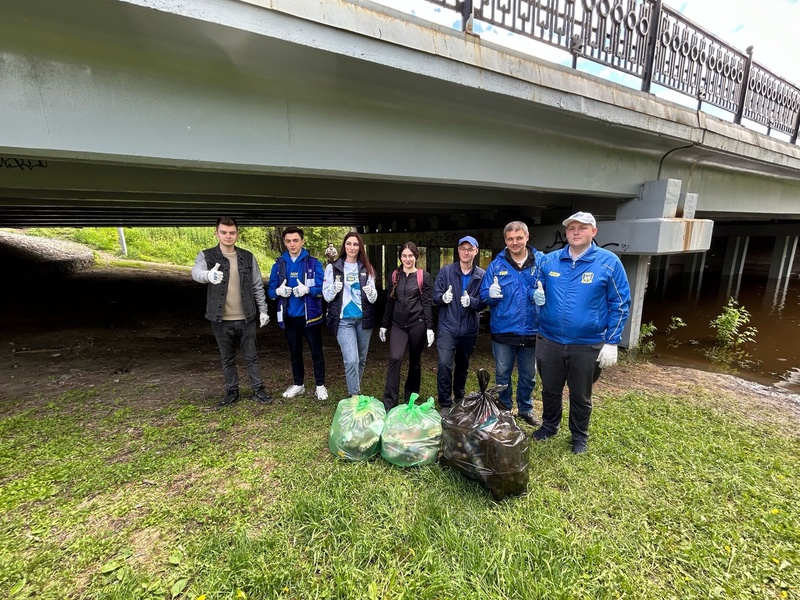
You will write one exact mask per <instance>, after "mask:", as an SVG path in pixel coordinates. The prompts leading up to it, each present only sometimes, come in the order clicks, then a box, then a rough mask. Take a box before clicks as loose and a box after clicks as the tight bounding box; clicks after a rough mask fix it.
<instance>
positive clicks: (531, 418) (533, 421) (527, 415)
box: [517, 413, 541, 427]
mask: <svg viewBox="0 0 800 600" xmlns="http://www.w3.org/2000/svg"><path fill="white" fill-rule="evenodd" d="M517 418H518V419H522V420H523V421H525V422H526V423H527V424H528V425H530V426H531V427H536V426H537V425H541V423H539V421H538V419H537V418H536V417H534V416H533V415H532V414H531V413H525V414H518V415H517Z"/></svg>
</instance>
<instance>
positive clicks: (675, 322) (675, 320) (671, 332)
mask: <svg viewBox="0 0 800 600" xmlns="http://www.w3.org/2000/svg"><path fill="white" fill-rule="evenodd" d="M681 327H686V322H684V320H683V319H681V318H680V317H676V316H673V317H672V319H671V320H670V323H669V325H667V329H666V334H667V346H668V347H669V348H677V347H678V346H680V344H681V343H680V341H678V340H677V338H676V337H675V332H676V331H677V330H678V329H680V328H681Z"/></svg>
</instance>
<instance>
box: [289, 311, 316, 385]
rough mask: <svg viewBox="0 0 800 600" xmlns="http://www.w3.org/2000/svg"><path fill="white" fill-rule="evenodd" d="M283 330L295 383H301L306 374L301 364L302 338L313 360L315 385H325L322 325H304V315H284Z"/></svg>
mask: <svg viewBox="0 0 800 600" xmlns="http://www.w3.org/2000/svg"><path fill="white" fill-rule="evenodd" d="M283 332H284V334H285V335H286V341H287V342H289V353H290V355H291V360H292V378H293V379H294V384H295V385H303V383H304V381H305V376H306V369H305V365H304V364H303V338H305V340H306V342H308V348H309V350H311V360H312V361H313V362H314V381H315V382H316V384H317V385H325V355H324V354H323V352H322V325H321V324H318V325H312V326H311V327H306V320H305V317H284V319H283Z"/></svg>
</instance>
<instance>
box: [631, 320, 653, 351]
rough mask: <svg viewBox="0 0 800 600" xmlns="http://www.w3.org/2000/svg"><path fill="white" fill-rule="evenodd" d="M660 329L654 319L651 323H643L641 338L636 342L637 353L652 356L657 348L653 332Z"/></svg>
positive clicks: (640, 330) (640, 332)
mask: <svg viewBox="0 0 800 600" xmlns="http://www.w3.org/2000/svg"><path fill="white" fill-rule="evenodd" d="M656 331H658V328H657V327H656V326H655V325H654V324H653V322H652V321H650V322H649V323H642V326H641V328H640V329H639V339H638V341H637V342H636V354H638V355H643V356H650V355H651V354H653V352H655V350H656V342H655V340H654V339H653V334H655V332H656Z"/></svg>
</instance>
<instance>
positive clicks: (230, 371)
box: [211, 320, 264, 392]
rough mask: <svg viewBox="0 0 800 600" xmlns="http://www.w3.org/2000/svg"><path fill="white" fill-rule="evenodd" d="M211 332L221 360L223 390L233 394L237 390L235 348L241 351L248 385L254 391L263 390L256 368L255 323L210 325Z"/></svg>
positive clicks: (237, 378) (259, 374) (259, 373)
mask: <svg viewBox="0 0 800 600" xmlns="http://www.w3.org/2000/svg"><path fill="white" fill-rule="evenodd" d="M211 330H212V331H213V332H214V337H215V338H216V339H217V346H219V354H220V358H221V359H222V375H223V377H224V378H225V390H226V391H228V392H233V391H236V390H238V389H239V373H238V371H237V370H236V346H239V348H240V349H241V351H242V358H244V364H245V366H246V367H247V375H248V376H249V377H250V385H251V386H252V387H253V389H254V390H260V389H263V388H264V380H263V379H261V370H260V369H259V368H258V352H257V351H256V322H255V321H250V322H249V323H245V322H244V320H242V321H222V322H221V323H213V322H212V323H211Z"/></svg>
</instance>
